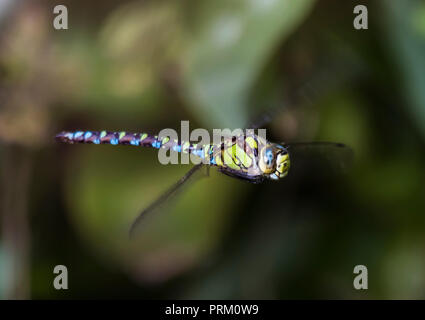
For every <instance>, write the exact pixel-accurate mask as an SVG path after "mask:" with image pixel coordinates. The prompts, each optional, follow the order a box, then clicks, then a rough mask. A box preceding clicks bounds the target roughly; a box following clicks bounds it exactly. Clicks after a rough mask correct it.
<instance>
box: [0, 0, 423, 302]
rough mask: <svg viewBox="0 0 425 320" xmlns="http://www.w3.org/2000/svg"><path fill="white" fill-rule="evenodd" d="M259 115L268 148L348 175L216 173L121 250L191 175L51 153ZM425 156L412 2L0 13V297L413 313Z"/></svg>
mask: <svg viewBox="0 0 425 320" xmlns="http://www.w3.org/2000/svg"><path fill="white" fill-rule="evenodd" d="M57 4H63V5H66V6H67V8H68V14H69V21H68V23H69V29H68V30H55V29H54V28H53V19H54V17H55V15H54V14H53V8H54V6H55V5H57ZM357 4H365V5H367V8H368V12H369V21H368V26H369V29H368V30H355V29H354V28H353V19H354V17H355V15H354V13H353V9H354V6H355V5H357ZM270 110H275V111H276V110H277V111H278V112H275V111H273V112H271V113H270ZM264 113H268V114H271V115H272V116H269V118H270V120H271V121H270V122H269V123H268V124H267V125H266V126H265V128H267V129H268V131H267V132H268V137H269V138H270V139H273V140H274V141H285V142H294V141H318V140H326V141H336V142H343V143H346V144H347V145H349V146H350V147H351V148H352V149H353V151H354V154H355V158H354V162H353V164H352V166H351V169H350V170H348V171H344V172H338V170H336V171H334V170H327V168H326V166H323V167H322V166H321V165H320V166H317V164H315V163H316V161H315V160H316V157H315V156H311V157H307V161H300V162H296V161H293V170H292V171H291V173H290V175H289V176H288V177H287V178H286V179H284V180H283V181H280V182H278V183H273V182H270V183H265V184H261V185H250V184H248V183H246V182H243V181H238V180H235V179H231V178H229V177H226V176H223V175H220V174H218V173H216V172H215V171H214V170H212V171H211V173H210V176H209V177H208V178H201V179H199V180H198V181H196V182H193V183H192V184H190V185H188V186H187V188H185V190H184V191H183V192H182V193H181V194H179V196H178V197H176V198H175V199H174V201H172V202H170V203H167V204H165V206H164V207H163V208H162V209H161V211H160V212H159V213H158V214H157V215H155V216H153V217H152V219H151V220H150V222H149V224H148V225H146V227H145V228H144V230H143V232H141V233H140V235H139V236H138V237H137V238H136V239H135V240H134V241H129V239H128V236H127V231H128V227H129V225H130V224H131V222H132V219H133V218H134V217H135V216H136V215H137V213H138V212H140V210H141V209H142V208H144V207H146V206H147V205H148V204H149V203H150V201H152V200H153V199H155V198H156V197H157V196H159V195H160V194H161V192H163V191H164V190H166V188H167V187H168V186H169V185H171V184H172V183H173V182H175V181H176V180H177V179H178V178H179V177H180V176H182V175H183V174H184V173H185V172H186V171H187V170H188V169H189V168H190V165H179V166H175V165H173V166H162V165H160V164H159V162H158V160H157V154H156V152H155V150H153V149H141V148H131V147H112V146H94V145H74V146H69V145H68V146H63V145H58V144H56V143H55V142H54V140H53V137H54V135H55V133H56V132H58V131H62V130H64V129H69V130H74V129H89V130H102V129H107V130H127V131H135V132H138V131H148V132H151V133H156V132H158V131H159V130H161V129H163V128H175V129H179V128H180V121H181V120H190V125H191V128H192V129H195V128H197V127H202V128H206V129H209V130H211V129H212V128H237V127H244V126H247V124H249V123H250V121H251V120H253V119H254V120H255V119H256V118H258V117H260V119H261V118H263V116H262V114H264ZM424 142H425V3H424V1H419V0H380V1H379V0H376V1H363V2H362V3H358V2H357V1H337V0H320V1H313V0H297V1H292V0H249V1H248V0H237V1H227V0H202V1H200V0H197V1H189V0H178V1H177V0H160V1H158V0H155V1H154V0H150V1H148V0H146V1H112V0H106V1H105V0H102V1H100V0H96V1H80V0H78V1H77V0H73V1H70V0H61V1H60V2H58V1H51V0H43V1H33V0H31V1H22V0H21V1H17V0H0V165H1V180H0V190H1V194H0V195H1V198H0V209H1V222H0V223H1V231H0V234H1V237H0V298H2V299H11V298H14V299H28V298H33V299H70V298H83V299H85V298H140V299H144V298H188V299H189V298H197V299H204V298H212V299H228V298H240V299H245V298H249V299H255V298H258V299H287V298H289V299H292V298H307V299H316V298H322V299H323V298H326V299H328V298H335V299H395V298H401V299H407V298H410V299H423V298H425V219H424V213H425V183H424V181H425V170H424V163H425V149H424V146H425V144H424ZM329 155H330V154H329ZM331 157H333V155H332V156H331ZM335 157H337V155H335ZM322 169H323V170H322ZM359 264H362V265H366V266H367V267H368V271H369V289H368V290H364V291H357V290H354V288H353V279H354V276H355V275H354V274H353V269H354V266H356V265H359ZM56 265H65V266H67V268H68V273H69V289H68V290H62V291H60V290H59V291H58V290H55V289H54V288H53V284H52V283H53V278H54V276H55V275H54V274H53V268H54V266H56Z"/></svg>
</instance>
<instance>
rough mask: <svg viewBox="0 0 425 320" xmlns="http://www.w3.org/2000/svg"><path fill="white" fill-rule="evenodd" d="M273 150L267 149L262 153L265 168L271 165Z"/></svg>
mask: <svg viewBox="0 0 425 320" xmlns="http://www.w3.org/2000/svg"><path fill="white" fill-rule="evenodd" d="M273 158H274V156H273V150H272V149H271V148H267V149H266V151H265V152H264V163H265V164H266V166H267V167H271V166H272V165H273Z"/></svg>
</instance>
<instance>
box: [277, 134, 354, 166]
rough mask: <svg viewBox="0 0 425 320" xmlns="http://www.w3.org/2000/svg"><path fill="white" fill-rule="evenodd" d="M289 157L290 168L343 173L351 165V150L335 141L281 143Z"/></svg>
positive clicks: (352, 157) (352, 155)
mask: <svg viewBox="0 0 425 320" xmlns="http://www.w3.org/2000/svg"><path fill="white" fill-rule="evenodd" d="M283 145H284V146H285V147H286V148H287V149H288V152H289V155H290V158H291V170H293V169H295V170H301V169H305V168H306V167H310V168H313V169H315V170H318V171H320V172H325V171H329V170H331V171H334V172H335V171H336V172H340V173H341V172H342V173H345V172H347V170H348V169H349V168H350V167H351V166H352V164H353V160H354V152H353V150H352V149H351V148H350V147H348V146H347V145H345V144H343V143H337V142H321V141H320V142H296V143H290V144H283Z"/></svg>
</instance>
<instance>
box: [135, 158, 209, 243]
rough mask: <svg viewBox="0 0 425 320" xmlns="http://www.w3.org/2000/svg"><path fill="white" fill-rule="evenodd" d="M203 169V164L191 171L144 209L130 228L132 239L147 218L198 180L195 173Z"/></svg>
mask: <svg viewBox="0 0 425 320" xmlns="http://www.w3.org/2000/svg"><path fill="white" fill-rule="evenodd" d="M202 167H203V164H202V163H200V164H198V165H196V166H194V167H193V168H192V169H190V170H189V171H188V172H187V173H186V174H185V175H184V176H183V177H181V178H180V179H179V180H178V181H177V182H176V183H174V184H173V185H172V186H171V187H170V188H169V189H168V190H167V191H165V192H164V193H163V194H161V196H160V197H159V198H157V199H156V200H155V201H153V202H152V203H151V204H150V205H149V206H148V207H147V208H146V209H144V210H143V211H142V212H141V213H140V214H139V215H138V216H137V217H136V219H134V221H133V224H132V225H131V227H130V238H132V237H133V236H134V235H135V233H136V231H137V229H138V228H139V226H140V224H141V223H142V221H143V220H144V218H145V217H146V216H148V215H149V214H151V213H153V212H154V211H155V210H156V209H158V208H159V207H161V205H162V204H164V203H165V202H166V201H168V200H170V199H171V198H172V197H173V196H175V195H176V194H177V193H178V191H181V189H182V187H183V186H184V185H187V184H188V182H189V181H194V180H196V179H195V177H198V175H196V174H195V173H197V172H198V173H199V170H200V169H201V168H202ZM208 169H209V168H208V167H207V175H208V174H209V170H208Z"/></svg>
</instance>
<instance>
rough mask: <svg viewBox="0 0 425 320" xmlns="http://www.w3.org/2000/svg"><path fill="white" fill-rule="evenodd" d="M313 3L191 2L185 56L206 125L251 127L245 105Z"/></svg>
mask: <svg viewBox="0 0 425 320" xmlns="http://www.w3.org/2000/svg"><path fill="white" fill-rule="evenodd" d="M312 3H313V1H312V0H300V1H292V0H250V1H244V0H238V1H232V2H231V3H230V2H228V1H226V0H217V1H203V2H197V3H196V4H194V3H192V2H191V3H190V4H191V6H194V7H193V8H191V10H192V11H193V12H194V13H193V16H192V17H191V24H190V32H189V38H188V42H187V48H186V49H187V50H186V55H185V61H184V62H185V67H186V69H185V74H184V78H185V88H186V93H187V97H188V99H189V101H190V103H191V105H192V107H193V110H194V111H195V112H196V114H198V116H199V118H200V119H203V121H204V122H205V123H208V124H209V125H211V126H213V127H215V128H217V127H223V126H226V127H229V128H237V127H244V126H246V125H247V120H248V119H247V115H246V111H245V105H246V103H247V96H248V92H249V90H250V88H251V86H252V85H253V83H254V80H255V78H256V77H257V76H258V74H259V72H260V71H261V68H262V67H263V66H264V64H265V62H266V60H267V59H268V58H269V57H270V55H271V54H272V52H273V50H275V48H276V46H277V45H278V44H279V43H281V42H282V40H283V39H284V38H285V37H287V36H288V35H289V33H290V32H291V31H292V30H293V29H294V28H295V27H296V26H297V25H298V24H299V23H300V22H301V21H302V19H303V18H304V17H305V16H306V14H307V13H308V11H309V9H310V8H311V6H312Z"/></svg>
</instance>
